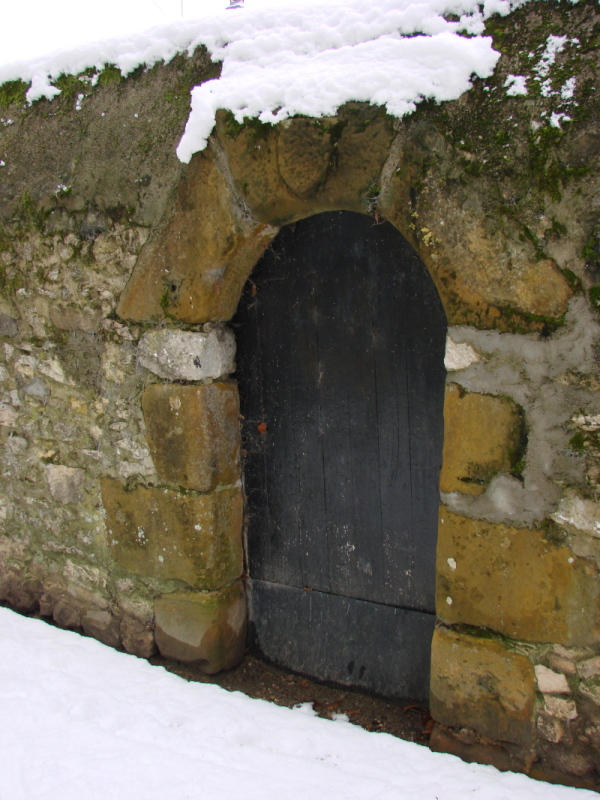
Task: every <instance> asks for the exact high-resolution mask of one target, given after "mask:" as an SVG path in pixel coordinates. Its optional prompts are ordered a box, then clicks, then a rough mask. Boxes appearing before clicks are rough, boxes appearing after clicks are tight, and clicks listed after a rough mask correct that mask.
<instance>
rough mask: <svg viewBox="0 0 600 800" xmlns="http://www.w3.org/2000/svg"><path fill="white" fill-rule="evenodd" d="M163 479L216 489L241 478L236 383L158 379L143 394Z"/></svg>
mask: <svg viewBox="0 0 600 800" xmlns="http://www.w3.org/2000/svg"><path fill="white" fill-rule="evenodd" d="M142 408H143V410H144V419H145V420H146V438H147V440H148V445H149V447H150V452H151V454H152V460H153V461H154V466H155V467H156V471H157V473H158V475H159V477H161V478H163V479H164V480H167V481H172V482H173V483H178V484H179V485H180V486H184V487H185V488H186V489H196V490H197V491H199V492H211V491H213V490H214V489H216V488H217V486H218V485H226V484H230V483H235V482H236V481H238V480H239V478H240V424H239V396H238V391H237V386H236V385H235V384H234V383H211V384H209V385H208V386H181V385H174V384H164V383H155V384H153V385H151V386H149V387H148V388H147V389H146V391H145V392H144V394H143V396H142Z"/></svg>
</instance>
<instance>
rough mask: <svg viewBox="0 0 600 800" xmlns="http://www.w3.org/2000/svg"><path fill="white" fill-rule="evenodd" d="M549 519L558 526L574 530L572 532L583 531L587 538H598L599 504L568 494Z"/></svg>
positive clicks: (599, 533)
mask: <svg viewBox="0 0 600 800" xmlns="http://www.w3.org/2000/svg"><path fill="white" fill-rule="evenodd" d="M551 517H552V519H553V520H554V521H555V522H557V523H558V524H559V525H562V526H563V527H566V528H569V529H571V530H573V529H575V530H574V531H573V532H576V533H577V532H579V531H583V532H584V533H587V534H588V535H589V536H593V537H594V538H600V503H595V502H594V501H593V500H585V499H584V498H583V497H578V496H577V495H576V494H574V493H573V492H568V493H567V494H566V495H565V496H564V497H563V498H562V499H561V501H560V504H559V506H558V509H557V511H556V512H555V513H554V514H551Z"/></svg>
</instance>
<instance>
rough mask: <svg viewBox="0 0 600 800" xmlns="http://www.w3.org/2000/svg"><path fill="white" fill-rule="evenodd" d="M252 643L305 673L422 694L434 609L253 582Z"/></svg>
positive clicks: (391, 693)
mask: <svg viewBox="0 0 600 800" xmlns="http://www.w3.org/2000/svg"><path fill="white" fill-rule="evenodd" d="M250 597H251V608H250V621H251V629H252V636H253V637H254V642H253V645H254V648H255V650H257V651H258V652H259V653H261V654H262V655H263V656H264V657H265V658H267V659H268V660H270V661H272V662H274V663H276V664H279V665H282V666H285V667H287V668H288V669H291V670H293V671H294V672H299V673H300V674H303V675H310V676H317V677H318V678H319V679H321V680H324V681H331V682H333V683H337V684H342V685H344V686H352V687H357V688H362V689H368V690H369V691H372V692H375V693H377V694H381V695H384V696H385V697H398V698H411V699H413V700H426V699H427V698H428V696H429V662H430V648H431V638H432V636H433V629H434V626H435V615H434V614H425V613H422V612H419V611H410V610H406V609H402V608H394V607H393V606H385V605H382V604H380V603H371V602H366V601H364V600H355V599H354V598H348V597H339V596H336V595H330V594H326V593H324V592H315V591H306V590H303V589H297V588H295V587H290V586H280V585H277V584H271V583H265V582H263V581H257V580H252V582H251V586H250Z"/></svg>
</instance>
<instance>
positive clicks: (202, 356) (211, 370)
mask: <svg viewBox="0 0 600 800" xmlns="http://www.w3.org/2000/svg"><path fill="white" fill-rule="evenodd" d="M138 363H139V364H141V365H142V366H143V367H145V368H146V369H147V370H149V371H150V372H152V373H154V375H158V377H159V378H164V379H165V380H170V381H201V380H206V379H207V378H219V377H220V376H222V375H228V374H230V373H231V372H234V371H235V336H234V334H233V331H231V330H229V329H228V328H221V327H217V328H213V329H212V330H211V331H210V332H209V333H192V332H188V331H179V330H160V331H151V332H150V333H146V334H144V336H142V338H141V339H140V343H139V345H138Z"/></svg>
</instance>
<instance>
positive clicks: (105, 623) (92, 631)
mask: <svg viewBox="0 0 600 800" xmlns="http://www.w3.org/2000/svg"><path fill="white" fill-rule="evenodd" d="M81 626H82V628H83V630H84V631H85V633H86V634H87V635H88V636H92V637H93V638H94V639H98V641H100V642H102V643H103V644H106V645H108V646H109V647H119V645H120V644H121V636H120V634H119V627H120V620H119V619H118V618H117V617H114V616H113V615H112V614H111V613H110V611H107V610H105V609H96V608H91V609H88V610H87V611H85V612H84V613H83V614H82V616H81Z"/></svg>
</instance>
